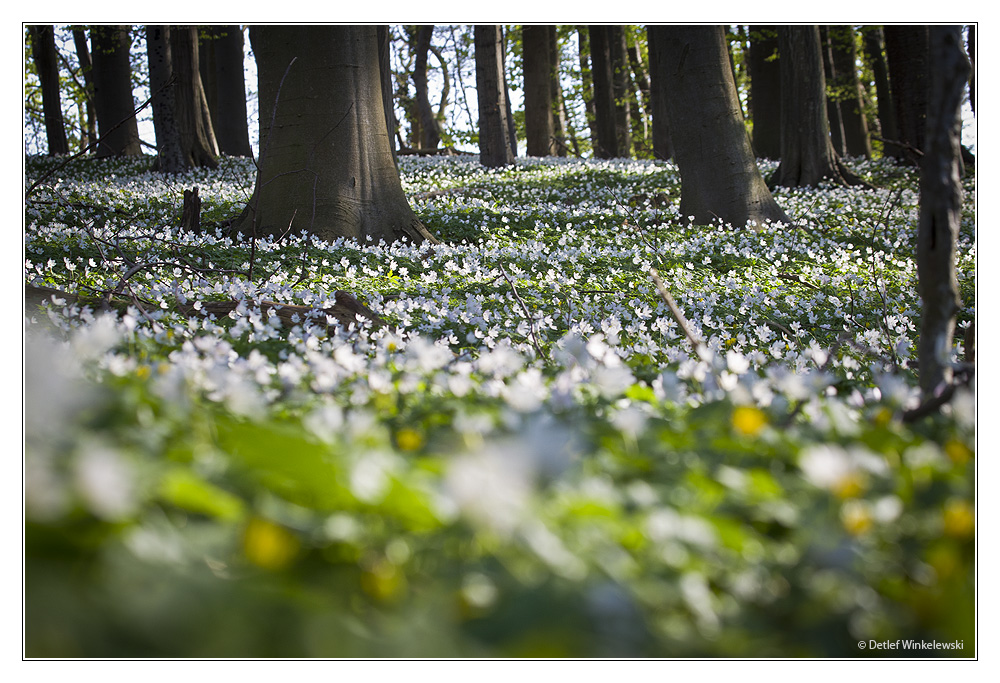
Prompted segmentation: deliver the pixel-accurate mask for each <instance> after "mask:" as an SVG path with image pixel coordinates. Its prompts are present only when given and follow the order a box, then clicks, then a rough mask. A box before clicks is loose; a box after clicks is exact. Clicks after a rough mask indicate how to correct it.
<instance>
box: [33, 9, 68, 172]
mask: <svg viewBox="0 0 1000 683" xmlns="http://www.w3.org/2000/svg"><path fill="white" fill-rule="evenodd" d="M28 31H29V33H30V35H31V56H32V58H33V59H34V60H35V70H36V71H37V72H38V81H39V83H41V86H42V115H43V117H44V118H45V137H46V138H47V140H48V146H49V156H55V155H57V154H69V142H68V141H67V140H66V126H65V124H64V123H63V115H62V103H61V102H60V100H59V56H58V55H57V54H56V36H55V28H54V27H53V26H51V25H32V26H28Z"/></svg>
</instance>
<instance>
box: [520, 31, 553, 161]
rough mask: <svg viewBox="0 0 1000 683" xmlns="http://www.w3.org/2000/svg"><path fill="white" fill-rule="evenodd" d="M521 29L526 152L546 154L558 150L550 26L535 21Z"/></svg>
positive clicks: (534, 155)
mask: <svg viewBox="0 0 1000 683" xmlns="http://www.w3.org/2000/svg"><path fill="white" fill-rule="evenodd" d="M521 31H522V32H521V36H522V46H523V53H522V54H523V58H524V130H525V135H526V137H527V149H526V152H527V154H528V156H533V157H546V156H550V155H551V154H553V153H554V152H555V144H554V142H555V121H554V118H553V109H554V107H553V101H552V59H551V57H552V55H551V51H550V46H549V27H548V26H543V25H538V24H532V25H525V26H524V27H523V28H522V30H521Z"/></svg>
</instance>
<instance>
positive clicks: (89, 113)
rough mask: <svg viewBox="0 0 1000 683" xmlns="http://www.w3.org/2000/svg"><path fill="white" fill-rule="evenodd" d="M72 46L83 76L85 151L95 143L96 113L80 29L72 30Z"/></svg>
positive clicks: (90, 66)
mask: <svg viewBox="0 0 1000 683" xmlns="http://www.w3.org/2000/svg"><path fill="white" fill-rule="evenodd" d="M73 44H74V46H75V47H76V58H77V60H78V61H79V62H80V72H81V73H82V74H83V84H84V90H85V91H86V103H85V107H84V108H85V111H86V117H87V118H86V127H85V128H84V124H83V117H82V116H81V121H80V123H81V129H82V130H81V131H80V149H81V151H82V150H85V149H87V148H88V147H89V146H90V145H91V143H93V142H96V141H97V113H96V112H95V111H94V75H93V73H91V72H92V70H93V63H92V62H91V59H90V48H89V47H88V46H87V33H86V31H84V30H83V29H82V28H74V29H73Z"/></svg>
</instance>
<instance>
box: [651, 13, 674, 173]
mask: <svg viewBox="0 0 1000 683" xmlns="http://www.w3.org/2000/svg"><path fill="white" fill-rule="evenodd" d="M653 33H654V30H653V27H652V26H649V27H647V28H646V44H647V45H648V47H649V108H650V118H651V119H652V121H651V123H652V128H653V131H652V138H653V158H654V159H660V160H663V161H666V160H667V159H670V158H672V157H673V156H674V145H673V143H672V142H671V140H670V121H669V118H668V116H667V98H668V97H669V96H670V95H669V93H668V92H667V75H666V68H667V66H666V63H665V62H664V57H663V56H662V55H661V54H660V50H659V47H658V46H659V41H658V40H654V35H653Z"/></svg>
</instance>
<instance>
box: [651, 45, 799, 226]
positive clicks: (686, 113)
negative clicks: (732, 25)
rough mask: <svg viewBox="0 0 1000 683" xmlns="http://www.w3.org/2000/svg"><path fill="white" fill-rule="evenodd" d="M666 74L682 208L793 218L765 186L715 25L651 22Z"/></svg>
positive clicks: (699, 215)
mask: <svg viewBox="0 0 1000 683" xmlns="http://www.w3.org/2000/svg"><path fill="white" fill-rule="evenodd" d="M649 36H650V40H651V42H653V43H655V45H656V47H655V51H656V53H657V56H658V59H661V60H662V62H663V66H664V67H665V68H663V69H662V73H663V74H664V75H665V76H666V81H667V92H668V93H669V97H668V98H667V105H668V116H669V119H670V132H671V135H672V137H673V140H674V157H675V159H676V161H677V167H678V169H679V170H680V174H681V206H680V211H681V215H682V216H694V220H695V221H696V222H698V223H706V224H707V223H711V222H715V221H717V220H718V219H721V220H723V221H725V222H726V223H730V224H732V225H734V226H739V227H742V226H745V225H747V224H748V223H749V222H751V221H752V222H756V223H764V222H765V221H783V222H786V223H790V222H791V220H790V219H789V218H788V216H787V215H786V214H785V212H784V211H782V210H781V208H780V207H779V206H778V204H777V203H776V202H775V201H774V198H773V197H772V196H771V193H770V192H769V191H768V189H767V186H766V185H765V183H764V179H763V178H762V177H761V175H760V171H759V170H758V169H757V163H756V160H755V159H754V156H753V150H752V149H751V148H750V137H749V136H748V135H747V130H746V126H744V123H743V114H742V111H741V109H740V103H739V98H738V96H737V94H736V84H735V83H734V82H733V72H732V69H731V68H730V67H729V57H728V52H727V50H726V35H725V31H724V30H723V28H722V27H721V26H674V25H670V26H650V27H649Z"/></svg>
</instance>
